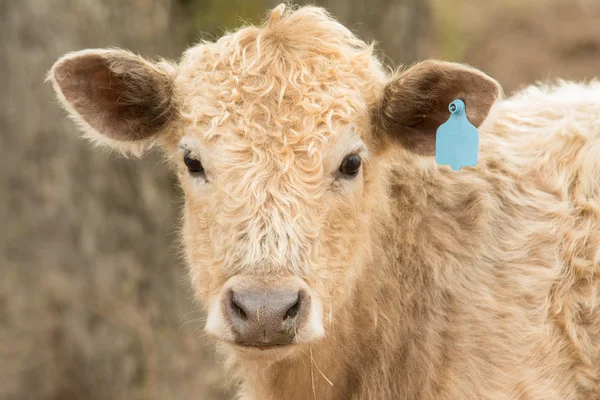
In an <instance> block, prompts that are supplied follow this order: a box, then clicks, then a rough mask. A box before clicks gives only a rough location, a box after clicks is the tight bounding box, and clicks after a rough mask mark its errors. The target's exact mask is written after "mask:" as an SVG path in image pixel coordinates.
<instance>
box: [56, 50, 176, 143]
mask: <svg viewBox="0 0 600 400" xmlns="http://www.w3.org/2000/svg"><path fill="white" fill-rule="evenodd" d="M174 73H175V68H174V67H173V66H171V65H170V64H168V63H166V62H161V63H158V64H154V63H151V62H149V61H146V60H144V59H143V58H141V57H139V56H137V55H135V54H133V53H130V52H128V51H124V50H84V51H79V52H75V53H70V54H67V55H66V56H64V57H62V58H61V59H59V60H58V61H57V62H56V63H55V64H54V66H53V67H52V69H51V70H50V72H49V74H48V80H49V81H51V82H52V84H53V86H54V89H55V91H56V93H57V96H58V98H59V99H60V101H61V103H62V105H63V107H64V108H65V109H66V110H67V111H68V112H69V113H70V115H71V117H72V118H73V119H74V120H75V121H76V122H77V123H78V124H79V125H80V127H81V128H82V130H83V131H84V132H85V133H86V135H87V136H88V137H89V138H91V139H92V140H94V141H95V142H99V143H101V144H107V145H109V146H110V147H113V148H118V149H119V150H122V151H124V152H130V151H133V152H135V149H141V148H147V147H149V145H151V144H152V143H153V142H155V139H156V138H157V136H159V134H160V133H161V132H163V131H165V130H166V129H167V128H168V127H169V125H170V124H171V123H172V122H173V120H174V118H175V112H174V106H173V77H174Z"/></svg>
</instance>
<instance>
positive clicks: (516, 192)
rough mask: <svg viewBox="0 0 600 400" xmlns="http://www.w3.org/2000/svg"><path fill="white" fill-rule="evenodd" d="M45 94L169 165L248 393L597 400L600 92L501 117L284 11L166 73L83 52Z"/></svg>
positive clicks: (533, 96) (549, 100) (458, 80)
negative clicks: (448, 157) (461, 144)
mask: <svg viewBox="0 0 600 400" xmlns="http://www.w3.org/2000/svg"><path fill="white" fill-rule="evenodd" d="M49 79H50V80H51V81H52V83H53V85H54V88H55V90H56V92H57V94H58V97H59V99H60V100H61V102H62V104H63V106H64V107H65V108H66V109H67V110H68V111H69V112H70V113H71V116H72V117H73V119H74V120H75V121H76V122H77V123H78V124H79V125H80V126H81V128H82V129H83V131H84V132H85V134H86V136H87V137H88V138H90V139H92V140H93V141H95V142H96V143H99V144H102V145H108V146H110V147H112V148H116V149H118V150H119V151H122V152H124V153H130V154H136V155H138V154H141V153H142V152H143V151H144V150H145V149H148V148H150V147H151V146H153V145H155V144H157V145H160V146H161V147H162V148H163V149H164V151H165V153H166V154H167V155H168V158H169V160H170V162H172V164H173V166H174V167H175V168H176V170H177V171H178V176H179V180H180V182H181V185H182V187H183V190H184V193H185V200H186V202H185V209H184V219H183V229H182V234H183V240H184V243H185V249H186V258H187V263H188V265H189V271H190V278H191V282H192V284H193V287H194V289H195V292H196V293H197V296H198V297H199V298H200V299H201V300H202V301H203V303H204V304H205V305H206V309H207V313H208V317H207V323H206V331H207V332H208V333H209V334H210V335H211V336H212V337H214V338H216V339H217V342H218V343H219V348H220V349H221V350H222V351H223V352H224V354H225V355H226V356H227V359H228V360H229V362H228V365H229V367H230V368H231V370H233V371H234V374H235V376H237V377H239V378H240V381H241V383H240V396H241V398H242V399H255V400H271V399H276V400H279V399H286V400H295V399H302V400H306V399H320V400H326V399H373V400H375V399H377V400H381V399H390V400H392V399H410V400H412V399H453V400H456V399H544V400H551V399H560V400H569V399H597V398H600V372H599V371H600V310H599V306H598V303H599V301H600V295H599V287H600V285H599V277H600V83H598V82H594V83H590V84H587V85H577V84H573V83H566V82H562V83H558V84H556V85H554V86H539V87H530V88H527V89H525V90H524V91H522V92H521V93H519V94H517V95H516V96H514V97H512V98H510V99H508V100H501V99H500V97H501V88H500V86H499V85H498V83H497V82H496V81H494V80H493V79H491V78H490V77H488V76H486V75H485V74H484V73H482V72H480V71H478V70H476V69H473V68H470V67H467V66H464V65H459V64H453V63H447V62H439V61H425V62H422V63H419V64H416V65H414V66H412V67H410V68H407V69H404V70H401V71H398V72H394V73H390V72H388V71H387V70H386V69H385V68H383V67H382V65H381V63H380V62H379V60H378V59H377V58H376V57H375V56H374V55H373V46H370V45H366V44H365V43H364V42H363V41H361V40H359V39H358V38H356V37H355V36H354V35H353V34H352V33H351V32H350V31H349V30H348V29H346V28H345V27H343V26H342V25H340V24H339V23H337V22H336V21H334V20H333V19H331V18H330V17H329V16H328V15H327V13H326V12H325V11H323V10H322V9H319V8H314V7H306V8H300V9H297V10H295V11H290V12H287V11H285V10H284V7H283V6H279V7H277V8H276V9H275V10H273V11H272V12H271V14H270V16H269V18H268V20H267V21H266V22H265V24H264V25H263V26H260V27H246V28H243V29H240V30H238V31H236V32H234V33H231V34H227V35H225V36H223V37H222V38H220V39H219V40H217V41H216V42H202V43H200V44H198V45H196V46H194V47H192V48H191V49H189V50H188V51H186V52H185V54H184V55H183V58H182V59H181V61H180V62H179V64H172V63H169V62H165V61H161V62H158V63H152V62H150V61H147V60H145V59H143V58H141V57H139V56H136V55H134V54H132V53H129V52H126V51H122V50H86V51H81V52H76V53H72V54H68V55H66V56H65V57H63V58H61V59H60V60H58V61H57V63H56V64H55V65H54V67H53V68H52V70H51V71H50V74H49ZM454 99H462V100H463V101H464V103H465V104H466V114H467V116H468V119H469V120H470V122H471V123H472V124H474V125H476V126H478V127H479V132H480V135H481V146H480V158H479V163H478V164H477V166H476V167H472V168H471V167H467V168H463V169H461V170H460V171H452V170H451V169H450V168H449V167H447V166H439V165H437V164H436V162H435V159H434V157H433V154H434V150H435V135H436V129H437V128H438V127H439V126H440V124H442V123H443V122H445V121H446V120H447V119H448V117H449V115H450V113H449V111H448V105H449V103H450V102H452V100H454Z"/></svg>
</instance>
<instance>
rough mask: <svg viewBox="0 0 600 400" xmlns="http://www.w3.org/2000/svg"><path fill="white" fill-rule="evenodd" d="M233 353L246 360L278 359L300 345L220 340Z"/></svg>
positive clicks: (286, 356)
mask: <svg viewBox="0 0 600 400" xmlns="http://www.w3.org/2000/svg"><path fill="white" fill-rule="evenodd" d="M222 343H223V344H225V346H226V347H228V348H229V349H230V351H231V350H233V352H234V354H236V355H237V357H239V358H241V359H246V360H280V359H283V358H288V357H290V356H292V355H293V354H295V353H296V352H295V350H297V349H298V348H299V347H300V346H299V345H298V344H264V343H250V344H245V343H244V344H242V343H235V342H222Z"/></svg>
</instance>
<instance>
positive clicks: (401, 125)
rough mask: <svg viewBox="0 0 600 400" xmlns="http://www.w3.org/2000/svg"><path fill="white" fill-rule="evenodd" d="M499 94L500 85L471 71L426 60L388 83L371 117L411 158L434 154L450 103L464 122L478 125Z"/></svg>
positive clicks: (459, 66)
mask: <svg viewBox="0 0 600 400" xmlns="http://www.w3.org/2000/svg"><path fill="white" fill-rule="evenodd" d="M501 95H502V88H501V86H500V84H499V83H498V82H496V81H495V80H494V79H492V78H490V77H489V76H487V75H486V74H484V73H483V72H481V71H479V70H477V69H474V68H471V67H468V66H466V65H462V64H455V63H449V62H442V61H435V60H428V61H424V62H421V63H419V64H416V65H415V66H413V67H411V68H409V69H407V70H404V71H402V72H399V73H398V74H396V75H395V76H393V77H392V78H391V79H390V81H389V82H388V84H387V85H386V87H385V90H384V94H383V99H382V102H381V105H380V108H379V113H377V114H378V115H377V118H378V119H379V122H380V125H381V128H382V129H383V131H384V134H385V135H386V136H388V137H389V138H390V139H393V140H396V141H399V142H400V144H401V145H402V146H403V147H405V148H406V149H407V150H410V151H412V152H415V153H417V154H421V155H434V154H435V135H436V132H437V128H438V127H439V126H440V125H442V124H443V123H444V122H445V121H446V120H447V119H448V118H449V117H450V111H449V110H448V106H449V104H450V103H451V102H452V101H453V100H455V99H461V100H462V101H463V102H464V103H465V108H466V113H467V118H468V119H469V121H470V122H471V124H473V125H475V126H479V125H481V124H482V123H483V121H484V120H485V118H486V117H487V115H488V113H489V111H490V109H491V108H492V105H493V104H494V102H495V101H496V100H497V99H498V98H499V97H500V96H501Z"/></svg>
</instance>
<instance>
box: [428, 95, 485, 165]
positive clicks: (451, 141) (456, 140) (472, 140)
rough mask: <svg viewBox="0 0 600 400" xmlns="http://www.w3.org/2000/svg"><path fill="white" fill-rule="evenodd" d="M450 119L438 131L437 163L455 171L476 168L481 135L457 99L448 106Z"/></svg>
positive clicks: (436, 142)
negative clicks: (463, 168) (462, 168)
mask: <svg viewBox="0 0 600 400" xmlns="http://www.w3.org/2000/svg"><path fill="white" fill-rule="evenodd" d="M448 109H449V110H450V118H448V121H446V122H444V123H443V124H442V125H440V127H439V128H438V130H437V134H436V138H435V161H436V162H437V163H438V164H440V165H449V166H450V167H451V168H452V169H453V170H454V171H458V170H460V168H461V167H462V166H465V167H474V166H475V164H477V158H478V156H479V133H478V132H477V128H476V127H475V126H473V124H471V123H470V122H469V120H468V119H467V113H466V110H465V103H464V102H463V101H462V100H459V99H456V100H454V101H453V102H452V103H450V105H449V106H448Z"/></svg>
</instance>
